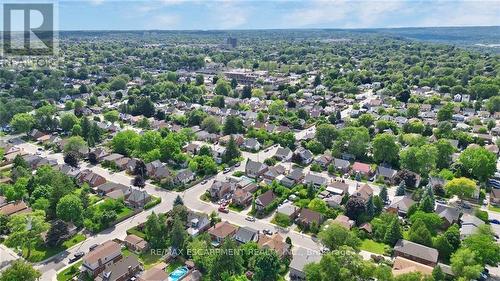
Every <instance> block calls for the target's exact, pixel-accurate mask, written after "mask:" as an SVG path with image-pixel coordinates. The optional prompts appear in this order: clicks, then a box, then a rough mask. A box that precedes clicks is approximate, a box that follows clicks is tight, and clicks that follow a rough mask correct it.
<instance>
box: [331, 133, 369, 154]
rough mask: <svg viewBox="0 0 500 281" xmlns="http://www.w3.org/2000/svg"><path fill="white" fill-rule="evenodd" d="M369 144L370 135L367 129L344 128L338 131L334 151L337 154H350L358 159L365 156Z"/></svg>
mask: <svg viewBox="0 0 500 281" xmlns="http://www.w3.org/2000/svg"><path fill="white" fill-rule="evenodd" d="M369 143H370V134H369V132H368V129H367V128H365V127H346V128H344V129H342V130H341V131H340V135H339V137H338V138H337V140H336V141H335V145H334V149H335V151H336V152H337V153H339V152H346V153H350V154H352V155H354V156H356V157H357V158H358V159H359V158H363V157H364V156H365V154H366V152H367V150H368V145H369Z"/></svg>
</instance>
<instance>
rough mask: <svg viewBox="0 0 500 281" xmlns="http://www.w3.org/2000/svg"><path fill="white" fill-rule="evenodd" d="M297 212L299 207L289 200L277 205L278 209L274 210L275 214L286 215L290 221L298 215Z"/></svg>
mask: <svg viewBox="0 0 500 281" xmlns="http://www.w3.org/2000/svg"><path fill="white" fill-rule="evenodd" d="M299 212H300V208H299V207H297V206H295V205H293V204H292V203H290V202H289V203H285V204H283V205H281V206H279V207H278V209H277V210H276V213H277V214H282V215H285V216H287V217H288V218H289V219H290V221H293V220H295V218H296V217H297V216H298V215H299Z"/></svg>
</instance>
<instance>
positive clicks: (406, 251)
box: [394, 239, 439, 267]
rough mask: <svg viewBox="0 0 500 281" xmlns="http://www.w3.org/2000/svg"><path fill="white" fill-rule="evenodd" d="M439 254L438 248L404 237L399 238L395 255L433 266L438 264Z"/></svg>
mask: <svg viewBox="0 0 500 281" xmlns="http://www.w3.org/2000/svg"><path fill="white" fill-rule="evenodd" d="M438 256H439V253H438V251H437V250H436V249H434V248H430V247H427V246H424V245H420V244H417V243H414V242H411V241H408V240H404V239H399V240H398V242H396V245H395V246H394V257H403V258H406V259H409V260H412V261H416V262H418V263H421V264H425V265H428V266H432V267H434V266H435V265H436V264H437V260H438Z"/></svg>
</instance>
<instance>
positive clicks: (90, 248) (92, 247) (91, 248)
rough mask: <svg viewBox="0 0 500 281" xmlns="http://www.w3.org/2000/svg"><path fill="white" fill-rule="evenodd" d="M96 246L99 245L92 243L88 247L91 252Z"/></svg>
mask: <svg viewBox="0 0 500 281" xmlns="http://www.w3.org/2000/svg"><path fill="white" fill-rule="evenodd" d="M97 246H99V245H98V244H94V245H92V246H90V247H89V252H92V251H93V250H94V249H95V248H97Z"/></svg>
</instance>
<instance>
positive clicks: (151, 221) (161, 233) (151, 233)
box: [144, 212, 167, 249]
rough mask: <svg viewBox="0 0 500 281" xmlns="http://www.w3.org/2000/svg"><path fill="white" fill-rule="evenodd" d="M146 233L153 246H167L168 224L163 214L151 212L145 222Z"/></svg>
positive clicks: (158, 247)
mask: <svg viewBox="0 0 500 281" xmlns="http://www.w3.org/2000/svg"><path fill="white" fill-rule="evenodd" d="M144 233H145V234H146V240H147V241H148V242H149V244H150V245H151V248H153V249H163V248H164V247H165V246H166V241H167V226H166V224H165V220H164V218H163V217H162V216H158V215H157V214H155V212H153V213H151V215H149V216H148V219H147V220H146V222H145V223H144Z"/></svg>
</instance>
